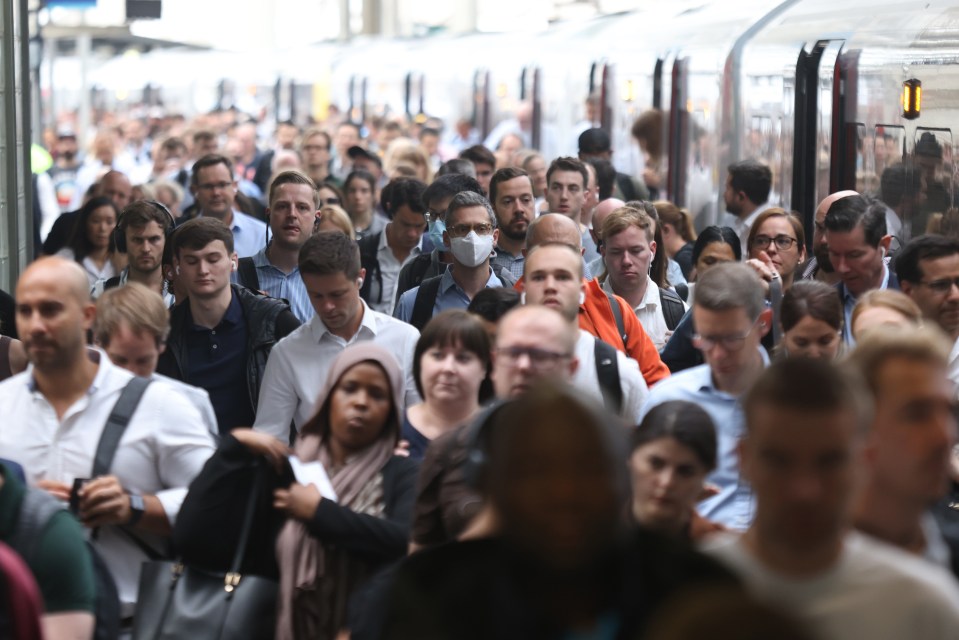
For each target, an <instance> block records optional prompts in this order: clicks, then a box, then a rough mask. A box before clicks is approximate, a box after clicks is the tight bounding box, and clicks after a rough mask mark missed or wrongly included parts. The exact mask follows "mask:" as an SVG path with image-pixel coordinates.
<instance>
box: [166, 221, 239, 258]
mask: <svg viewBox="0 0 959 640" xmlns="http://www.w3.org/2000/svg"><path fill="white" fill-rule="evenodd" d="M217 240H221V241H222V242H223V245H224V246H225V247H226V253H227V255H233V231H231V230H230V228H229V227H228V226H226V225H225V224H223V223H222V222H220V221H219V220H217V219H216V218H208V217H203V218H194V219H193V220H190V221H188V222H184V223H183V224H182V225H180V226H179V227H177V230H176V231H175V232H174V233H173V255H174V256H176V257H177V258H179V257H180V249H190V250H191V251H197V250H199V249H202V248H203V247H205V246H207V245H208V244H210V243H211V242H216V241H217Z"/></svg>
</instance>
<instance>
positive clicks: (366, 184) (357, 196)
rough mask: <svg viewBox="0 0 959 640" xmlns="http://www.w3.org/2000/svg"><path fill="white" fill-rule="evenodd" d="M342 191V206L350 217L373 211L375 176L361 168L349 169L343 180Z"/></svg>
mask: <svg viewBox="0 0 959 640" xmlns="http://www.w3.org/2000/svg"><path fill="white" fill-rule="evenodd" d="M343 193H344V194H345V196H346V201H345V203H344V208H345V209H346V212H347V213H349V214H350V217H352V218H356V217H358V216H363V215H369V214H371V213H372V212H373V204H374V199H375V196H376V178H374V177H373V174H372V173H370V172H369V171H363V170H362V169H357V170H355V171H351V172H350V174H349V175H348V176H346V180H344V181H343Z"/></svg>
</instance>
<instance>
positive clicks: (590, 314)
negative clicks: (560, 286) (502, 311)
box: [516, 278, 669, 387]
mask: <svg viewBox="0 0 959 640" xmlns="http://www.w3.org/2000/svg"><path fill="white" fill-rule="evenodd" d="M516 290H517V291H522V290H523V279H522V278H520V279H519V281H518V282H517V283H516ZM613 297H614V298H615V299H616V301H617V302H618V303H619V308H620V311H621V312H622V315H623V325H624V326H625V328H626V344H625V345H624V344H623V338H622V336H620V335H619V330H618V329H617V327H616V318H615V317H614V316H613V310H612V308H611V307H610V306H609V298H607V297H606V292H605V291H603V288H602V287H601V286H600V284H599V281H598V280H595V279H593V280H588V281H587V282H586V301H585V302H584V303H583V304H581V305H579V328H580V329H582V330H584V331H587V332H589V333H591V334H593V335H594V336H596V337H597V338H599V339H600V340H603V341H604V342H608V343H609V344H611V345H613V346H614V347H616V348H617V349H619V350H620V351H622V352H624V353H625V354H626V355H627V356H629V357H630V358H632V359H634V360H635V361H636V362H638V363H639V370H640V371H641V372H642V374H643V378H644V379H645V380H646V384H647V385H648V386H650V387H652V386H653V385H654V384H656V383H657V382H659V381H660V380H662V379H663V378H667V377H669V367H667V366H666V365H665V364H664V363H663V361H662V359H661V358H660V357H659V351H657V350H656V345H654V344H653V341H652V340H650V339H649V336H648V335H647V334H646V330H645V329H643V325H642V324H641V323H640V322H639V318H637V317H636V313H635V312H634V311H633V309H632V307H630V306H629V303H627V302H626V301H625V300H623V299H622V298H620V297H619V296H616V295H614V296H613Z"/></svg>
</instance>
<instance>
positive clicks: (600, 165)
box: [586, 158, 616, 202]
mask: <svg viewBox="0 0 959 640" xmlns="http://www.w3.org/2000/svg"><path fill="white" fill-rule="evenodd" d="M586 162H588V163H589V164H591V165H592V166H593V170H594V171H595V172H596V189H597V190H598V191H599V193H598V194H597V198H596V199H597V200H598V201H599V202H602V201H603V200H609V199H610V198H612V197H613V188H614V185H615V184H616V169H615V168H614V167H613V163H612V162H610V161H609V160H606V159H604V158H589V159H587V160H586Z"/></svg>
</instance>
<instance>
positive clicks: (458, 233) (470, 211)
mask: <svg viewBox="0 0 959 640" xmlns="http://www.w3.org/2000/svg"><path fill="white" fill-rule="evenodd" d="M445 225H446V231H445V233H444V234H443V244H445V245H446V246H447V247H449V249H450V253H451V254H452V256H453V263H454V264H456V265H461V266H463V267H466V268H469V269H472V268H476V267H479V266H480V265H483V264H485V263H487V261H488V260H489V258H490V255H492V253H493V245H495V244H496V241H497V240H498V239H499V229H497V228H496V214H495V213H493V207H492V206H490V203H489V200H487V199H486V198H485V197H484V196H481V195H479V194H476V193H473V192H472V191H462V192H460V193H457V194H456V195H455V196H453V199H452V200H450V205H449V207H447V209H446V217H445Z"/></svg>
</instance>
